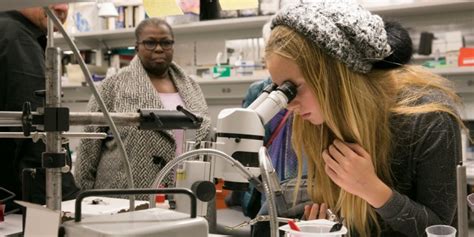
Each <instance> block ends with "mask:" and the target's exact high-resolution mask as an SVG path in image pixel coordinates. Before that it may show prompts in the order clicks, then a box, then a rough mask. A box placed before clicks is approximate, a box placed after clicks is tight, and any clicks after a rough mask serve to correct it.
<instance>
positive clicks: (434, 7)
mask: <svg viewBox="0 0 474 237" xmlns="http://www.w3.org/2000/svg"><path fill="white" fill-rule="evenodd" d="M367 8H368V9H369V10H370V11H371V12H373V13H376V14H379V15H382V16H398V17H400V16H410V15H428V14H439V13H440V12H443V13H444V12H453V11H468V10H474V1H472V0H448V1H446V0H431V1H426V0H425V1H424V2H415V3H408V4H407V3H405V4H393V5H390V6H374V7H370V6H369V7H367Z"/></svg>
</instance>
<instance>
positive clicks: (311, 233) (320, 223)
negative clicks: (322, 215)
mask: <svg viewBox="0 0 474 237" xmlns="http://www.w3.org/2000/svg"><path fill="white" fill-rule="evenodd" d="M336 224H337V222H332V221H329V220H326V219H317V220H311V221H300V222H298V223H297V226H298V228H299V229H300V230H299V231H296V230H293V229H292V228H291V227H290V226H289V225H284V226H281V227H280V228H279V229H280V230H282V231H285V233H286V235H285V236H288V237H337V236H343V235H345V234H346V233H347V229H346V227H344V226H342V227H341V229H340V230H339V231H335V232H330V230H331V228H332V227H333V226H334V225H336Z"/></svg>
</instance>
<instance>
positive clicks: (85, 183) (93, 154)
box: [75, 18, 210, 198]
mask: <svg viewBox="0 0 474 237" xmlns="http://www.w3.org/2000/svg"><path fill="white" fill-rule="evenodd" d="M135 37H136V45H135V49H136V52H137V55H136V56H135V57H134V58H133V60H132V61H131V62H130V65H129V66H127V67H124V68H122V69H121V70H119V72H118V73H117V74H116V75H114V76H112V77H109V78H106V79H105V80H104V81H103V82H102V84H101V86H100V90H99V91H100V93H101V96H102V97H103V99H104V102H105V104H106V106H107V108H108V109H109V111H110V112H136V111H137V110H138V109H145V108H155V109H160V108H161V109H169V110H175V109H176V106H177V105H182V106H184V107H185V108H186V109H188V110H190V111H193V112H196V113H198V114H200V115H201V116H203V118H204V121H203V123H202V125H201V128H199V129H197V130H196V132H195V137H194V139H197V140H202V139H204V138H205V137H206V136H207V134H208V131H209V129H210V119H209V115H208V108H207V104H206V101H205V99H204V96H203V94H202V91H201V89H200V87H199V85H198V84H197V83H196V82H195V81H194V80H193V79H191V78H190V77H189V76H188V75H186V74H185V72H184V71H183V69H182V68H181V67H179V66H178V65H177V64H176V63H174V62H173V61H172V60H173V44H174V35H173V30H172V28H171V26H170V25H169V24H168V23H167V22H166V21H164V20H162V19H158V18H149V19H146V20H144V21H142V22H141V23H140V24H139V25H138V26H137V28H136V30H135ZM88 110H89V111H91V112H96V111H99V107H98V105H97V102H96V100H95V99H94V98H92V99H91V100H90V101H89V105H88ZM85 130H86V131H88V132H107V129H106V128H97V127H86V128H85ZM119 130H120V134H121V136H122V139H123V142H124V144H125V149H126V151H127V153H128V155H129V161H130V165H131V168H132V175H133V177H134V181H135V186H136V187H137V188H150V187H151V185H152V183H153V181H154V179H155V177H156V174H157V173H158V172H159V171H160V169H161V168H162V167H163V166H164V165H165V164H166V163H167V162H168V161H169V160H171V159H173V158H174V157H175V156H177V155H179V154H180V153H181V150H182V146H183V141H184V131H183V130H174V131H142V130H138V128H136V127H132V126H129V127H119ZM189 139H192V138H191V137H189ZM119 156H120V152H119V149H118V146H117V144H116V141H115V139H113V138H112V139H107V140H105V141H98V140H85V139H84V140H82V141H81V144H80V146H79V152H78V161H77V166H76V172H75V175H76V178H77V182H78V184H79V185H80V186H81V188H82V189H99V188H126V187H127V182H126V175H125V172H124V164H123V162H122V160H121V159H118V157H119ZM168 182H171V180H168ZM139 198H140V197H139ZM141 198H146V197H145V196H143V197H141Z"/></svg>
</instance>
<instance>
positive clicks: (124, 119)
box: [69, 112, 140, 126]
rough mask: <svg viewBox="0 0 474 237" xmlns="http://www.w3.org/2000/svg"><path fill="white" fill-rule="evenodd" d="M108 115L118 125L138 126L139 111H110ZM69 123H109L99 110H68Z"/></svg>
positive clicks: (97, 124)
mask: <svg viewBox="0 0 474 237" xmlns="http://www.w3.org/2000/svg"><path fill="white" fill-rule="evenodd" d="M110 116H111V117H112V119H113V120H114V122H115V124H116V125H118V126H138V125H139V124H140V114H139V113H110ZM69 125H71V126H74V125H91V126H100V125H103V126H108V125H109V124H108V121H107V119H106V118H105V116H104V114H103V113H100V112H94V113H82V112H70V113H69Z"/></svg>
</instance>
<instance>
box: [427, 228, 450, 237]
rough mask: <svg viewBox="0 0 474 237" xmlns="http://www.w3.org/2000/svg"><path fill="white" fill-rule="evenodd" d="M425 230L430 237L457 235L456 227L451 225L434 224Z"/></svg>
mask: <svg viewBox="0 0 474 237" xmlns="http://www.w3.org/2000/svg"><path fill="white" fill-rule="evenodd" d="M425 231H426V234H427V235H428V237H456V228H454V227H452V226H449V225H432V226H429V227H428V228H426V230H425Z"/></svg>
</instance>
